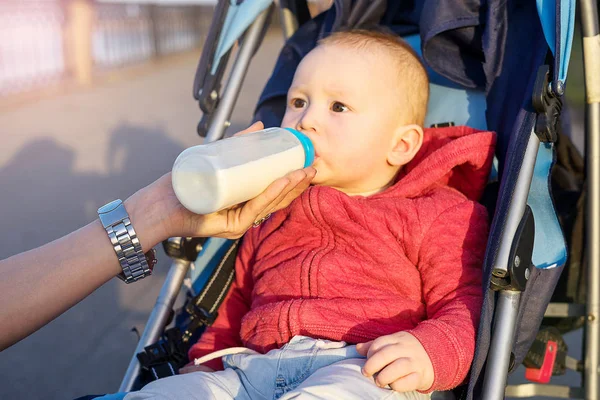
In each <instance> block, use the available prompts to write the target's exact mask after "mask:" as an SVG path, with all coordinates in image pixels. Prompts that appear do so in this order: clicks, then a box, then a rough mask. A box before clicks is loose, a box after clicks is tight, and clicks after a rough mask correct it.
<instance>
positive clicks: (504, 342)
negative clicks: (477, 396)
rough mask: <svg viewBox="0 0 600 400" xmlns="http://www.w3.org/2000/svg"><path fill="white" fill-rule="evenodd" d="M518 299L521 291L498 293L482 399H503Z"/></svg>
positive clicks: (517, 312) (517, 310)
mask: <svg viewBox="0 0 600 400" xmlns="http://www.w3.org/2000/svg"><path fill="white" fill-rule="evenodd" d="M520 299H521V292H513V291H508V290H502V291H501V292H500V293H499V295H498V304H497V306H496V317H495V324H494V329H493V331H492V342H491V343H490V352H489V354H488V361H487V366H486V368H485V378H484V380H483V392H482V393H483V394H482V397H481V398H482V399H485V400H503V399H504V390H505V389H506V380H507V375H508V368H509V367H510V353H511V350H512V346H513V341H514V336H515V327H516V324H517V316H518V314H519V301H520Z"/></svg>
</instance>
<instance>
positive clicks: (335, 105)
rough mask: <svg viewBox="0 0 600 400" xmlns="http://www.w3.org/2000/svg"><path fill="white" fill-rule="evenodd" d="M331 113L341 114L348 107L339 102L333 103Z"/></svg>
mask: <svg viewBox="0 0 600 400" xmlns="http://www.w3.org/2000/svg"><path fill="white" fill-rule="evenodd" d="M331 111H333V112H336V113H343V112H346V111H348V107H347V106H345V105H344V104H343V103H340V102H339V101H334V102H333V104H332V105H331Z"/></svg>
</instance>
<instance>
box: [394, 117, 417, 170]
mask: <svg viewBox="0 0 600 400" xmlns="http://www.w3.org/2000/svg"><path fill="white" fill-rule="evenodd" d="M422 144H423V128H421V127H420V126H419V125H417V124H412V125H404V126H401V127H400V128H398V129H397V130H396V132H395V133H394V137H393V138H392V148H391V150H390V151H389V153H388V158H387V161H388V163H389V164H390V165H393V166H400V167H401V166H403V165H406V164H408V163H409V162H410V161H411V160H412V159H413V158H414V156H415V155H416V154H417V152H418V151H419V149H420V148H421V145H422Z"/></svg>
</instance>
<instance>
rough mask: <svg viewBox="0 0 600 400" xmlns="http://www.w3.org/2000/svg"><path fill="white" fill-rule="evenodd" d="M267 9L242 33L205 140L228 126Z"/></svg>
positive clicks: (215, 136)
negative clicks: (242, 38)
mask: <svg viewBox="0 0 600 400" xmlns="http://www.w3.org/2000/svg"><path fill="white" fill-rule="evenodd" d="M269 11H270V7H268V8H267V9H266V10H264V11H263V12H262V13H261V14H260V15H259V16H258V17H257V18H256V20H255V21H254V22H253V23H252V25H250V27H249V28H248V30H247V31H246V34H245V35H244V40H243V42H242V44H241V46H240V49H239V51H238V54H237V56H236V59H235V62H234V64H233V67H232V68H231V75H230V77H229V80H228V81H227V85H226V87H225V90H224V91H223V97H222V98H221V100H220V101H219V106H218V107H217V109H216V110H215V115H214V117H213V120H212V122H211V126H210V129H209V130H208V133H207V135H206V142H214V141H215V140H219V139H221V138H222V137H223V135H224V133H225V129H227V127H228V126H229V117H230V116H231V113H232V111H233V107H234V105H235V102H236V101H237V98H238V95H239V94H240V90H241V88H242V83H243V82H244V78H245V77H246V72H247V71H248V66H249V65H250V60H251V59H252V56H253V55H254V51H255V50H256V48H257V46H258V43H259V41H260V40H261V33H262V31H263V28H264V26H265V24H266V23H267V17H268V15H269Z"/></svg>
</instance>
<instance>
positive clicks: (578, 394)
mask: <svg viewBox="0 0 600 400" xmlns="http://www.w3.org/2000/svg"><path fill="white" fill-rule="evenodd" d="M279 3H280V10H279V12H280V20H281V23H282V27H283V31H284V36H285V38H286V39H288V38H289V37H290V36H291V35H292V34H293V33H294V31H295V30H296V29H297V26H298V23H297V21H296V20H295V18H294V15H293V13H292V12H291V11H290V10H289V9H287V8H286V7H285V5H282V4H281V2H279ZM578 5H579V10H580V11H579V12H580V15H581V28H582V34H583V35H582V36H583V40H584V42H585V41H586V38H594V37H596V36H598V35H600V29H599V23H598V8H597V5H596V2H595V1H594V0H579V1H578ZM272 8H273V5H271V6H269V7H268V8H267V9H266V10H264V11H263V12H262V13H260V15H259V16H258V18H256V19H255V21H254V22H253V23H252V24H251V25H250V27H249V28H248V29H247V30H246V33H245V34H244V37H243V40H241V44H240V47H239V49H238V52H237V57H236V59H235V60H234V62H233V64H232V67H231V73H230V76H229V79H228V81H227V84H226V86H225V88H224V90H223V93H222V95H220V96H219V93H217V92H214V93H212V92H211V93H210V94H208V95H209V96H210V97H213V98H212V100H217V98H219V107H218V108H217V109H216V110H215V115H214V116H212V117H211V120H210V123H209V124H208V126H209V129H208V134H207V136H206V141H207V142H211V141H215V140H218V139H220V138H222V137H223V135H224V133H225V130H226V129H227V128H228V127H229V118H230V116H231V113H232V111H233V107H234V105H235V102H236V100H237V97H238V95H239V93H240V90H241V86H242V83H243V80H244V78H245V75H246V71H247V69H248V65H249V63H250V61H251V58H252V56H253V55H254V53H255V51H256V49H257V47H258V46H259V45H260V42H261V41H262V34H263V32H264V29H265V27H266V26H267V24H268V16H269V14H270V13H271V10H272ZM593 57H594V54H589V51H588V52H586V46H584V49H583V58H584V71H585V78H586V79H585V88H586V100H587V101H586V108H585V115H586V120H585V138H586V139H585V143H586V145H585V149H586V154H585V158H586V181H587V185H588V186H587V188H588V197H587V199H586V214H587V218H586V242H585V244H586V247H585V249H586V251H587V264H588V268H587V271H588V272H587V274H588V275H587V280H588V293H587V304H586V306H585V307H579V308H578V307H572V306H571V305H569V304H566V303H562V304H561V303H555V306H554V307H549V308H548V311H547V312H546V314H545V315H546V316H552V317H566V316H575V315H585V316H586V324H585V326H584V332H585V335H584V336H585V349H587V351H585V352H584V360H585V362H584V366H583V372H582V380H583V388H581V387H566V386H559V385H539V384H523V385H516V386H508V387H507V386H506V381H507V375H508V374H507V373H508V371H509V368H510V363H511V351H512V348H513V343H514V336H515V331H516V325H517V317H518V310H519V302H520V298H521V293H522V291H521V290H516V289H512V290H499V293H498V298H497V306H496V314H495V317H494V325H493V328H492V339H491V345H490V351H489V354H488V358H487V365H486V370H485V378H484V387H483V398H484V399H485V400H499V399H503V398H504V397H505V395H510V396H511V397H532V396H536V395H545V396H551V397H558V398H579V399H589V400H600V386H599V373H600V371H599V368H600V99H598V98H597V97H598V96H596V97H594V96H593V95H591V94H593V93H596V94H598V93H599V92H600V87H592V86H591V85H592V84H593V82H590V79H589V78H590V76H591V74H593V72H592V71H593V64H594V63H598V62H599V60H594V59H592V58H593ZM597 70H598V68H596V71H597ZM598 82H599V81H596V84H598ZM217 87H218V86H217ZM194 95H195V96H196V95H198V96H200V95H202V93H197V94H196V93H195V94H194ZM204 95H205V96H206V95H207V94H204ZM539 145H540V140H539V138H538V137H537V135H536V134H535V133H534V132H532V133H531V136H530V139H529V143H528V145H527V150H526V152H525V157H524V163H523V165H524V167H523V168H522V169H521V171H520V173H519V176H518V179H517V189H516V191H515V196H514V201H513V202H512V203H511V207H510V210H509V214H508V216H507V224H506V229H505V231H504V233H503V236H502V238H501V245H500V251H499V257H498V260H502V261H501V262H499V263H497V265H495V266H494V271H493V275H494V276H498V277H510V274H511V271H510V270H509V268H508V265H509V255H510V252H511V246H512V243H513V241H514V237H515V233H516V232H517V230H518V229H519V224H520V222H521V220H522V218H523V216H524V214H525V213H526V212H527V208H528V207H527V195H528V192H529V186H530V184H531V180H532V175H533V166H534V165H535V161H536V157H537V148H538V147H539ZM185 243H186V241H185V240H183V238H171V239H169V246H172V247H176V248H178V249H179V253H180V254H182V256H181V257H177V258H175V260H174V262H173V264H172V266H171V268H170V270H169V273H168V275H167V277H166V279H165V282H164V284H163V286H162V289H161V291H160V294H159V296H158V298H157V301H156V305H155V306H154V309H153V311H152V313H151V315H150V317H149V319H148V322H147V324H146V327H145V329H144V332H143V334H142V336H141V338H140V340H139V343H138V345H137V347H136V349H135V352H134V354H133V357H132V359H131V361H130V364H129V367H128V369H127V372H126V374H125V376H124V378H123V381H122V383H121V386H120V388H119V391H120V392H125V391H130V390H132V388H133V385H134V383H135V380H136V379H137V376H138V375H139V373H140V365H139V362H138V360H137V358H136V354H137V353H139V352H143V351H144V348H145V347H146V346H149V345H151V344H153V343H155V342H156V341H157V340H158V339H159V338H160V335H161V333H162V331H163V330H164V328H165V325H166V323H167V320H168V317H169V313H170V312H171V309H172V307H173V304H174V302H175V299H176V297H177V295H178V293H179V292H180V290H181V287H182V284H183V280H184V277H185V275H186V274H187V272H188V269H189V267H190V265H191V263H192V262H193V261H194V260H195V258H196V256H197V254H198V252H199V251H200V250H201V246H197V245H194V247H195V249H192V251H191V252H190V251H187V250H185V249H184V248H183V247H184V246H185ZM183 254H187V256H183ZM527 277H528V274H527V273H526V278H527Z"/></svg>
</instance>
